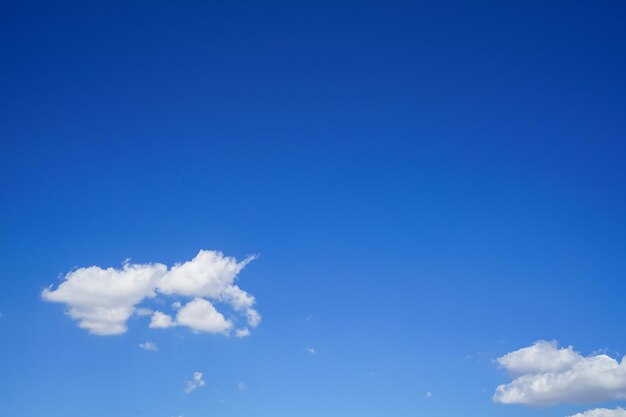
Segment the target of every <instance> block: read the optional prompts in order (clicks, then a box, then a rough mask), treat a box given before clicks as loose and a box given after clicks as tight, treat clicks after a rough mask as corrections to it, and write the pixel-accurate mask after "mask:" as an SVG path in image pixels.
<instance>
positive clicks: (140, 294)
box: [42, 250, 261, 336]
mask: <svg viewBox="0 0 626 417" xmlns="http://www.w3.org/2000/svg"><path fill="white" fill-rule="evenodd" d="M254 259H256V257H255V256H250V257H248V258H246V259H245V260H243V261H242V262H237V260H236V259H235V258H232V257H227V256H224V255H223V254H222V253H221V252H217V251H207V250H201V251H200V252H198V254H197V255H196V256H195V257H194V258H193V259H192V260H191V261H188V262H184V263H182V264H175V265H174V266H172V267H171V269H169V270H168V268H167V266H165V265H163V264H159V263H156V264H130V263H129V262H128V261H127V262H125V263H124V265H123V267H122V268H121V269H116V268H106V269H103V268H100V267H98V266H92V267H88V268H79V269H77V270H75V271H72V272H70V273H68V274H67V275H66V276H65V277H64V280H63V282H62V283H61V284H60V285H59V286H58V287H57V288H56V289H53V288H52V286H51V287H49V288H45V289H44V290H43V291H42V298H43V299H44V300H46V301H52V302H59V303H64V304H65V305H66V306H67V308H68V310H67V313H68V315H69V316H70V317H72V318H73V319H75V320H77V321H78V325H79V327H81V328H84V329H87V330H88V331H89V332H91V333H93V334H97V335H101V336H108V335H115V334H121V333H125V332H126V331H127V325H126V323H127V321H128V319H129V318H130V316H131V315H133V313H134V314H136V315H138V316H140V317H141V316H146V315H152V319H151V321H150V327H151V328H166V327H172V326H174V325H177V324H181V325H185V326H187V327H191V328H192V329H194V330H197V331H206V332H211V333H228V330H230V329H231V328H232V327H233V322H232V321H230V320H226V319H225V318H224V316H223V315H222V313H220V312H218V311H217V310H216V309H215V306H214V305H213V303H212V302H211V301H213V302H217V303H222V304H227V305H229V306H230V307H231V308H232V310H234V312H236V313H238V314H239V315H240V316H241V317H243V318H244V319H245V320H246V323H247V325H248V326H249V327H256V326H258V324H259V323H260V321H261V315H260V314H259V312H258V311H257V310H256V309H254V304H255V302H256V300H255V298H254V296H252V295H251V294H249V293H247V292H246V291H244V290H242V289H241V288H240V287H239V286H238V285H236V283H235V281H236V279H237V275H238V274H239V272H241V270H242V269H243V268H244V267H245V266H246V265H247V264H248V263H250V262H251V261H252V260H254ZM159 294H164V295H168V296H179V297H180V296H182V297H192V298H193V301H191V302H189V303H187V305H186V306H185V307H187V309H186V310H185V307H183V306H182V303H181V302H180V301H174V303H173V304H172V309H174V310H179V311H178V313H177V315H176V320H174V319H173V318H172V316H171V315H169V314H167V313H166V312H161V311H157V312H152V310H150V309H148V308H145V307H139V304H140V303H141V302H142V301H143V300H145V299H151V298H155V297H159ZM209 300H210V301H209ZM183 310H185V311H184V312H183ZM199 314H200V315H201V314H206V316H199ZM248 332H249V330H248Z"/></svg>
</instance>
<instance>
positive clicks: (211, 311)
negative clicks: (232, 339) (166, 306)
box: [176, 298, 233, 333]
mask: <svg viewBox="0 0 626 417" xmlns="http://www.w3.org/2000/svg"><path fill="white" fill-rule="evenodd" d="M176 321H177V323H178V324H180V325H183V326H187V327H189V328H191V329H193V330H195V331H198V332H207V333H223V332H226V331H227V330H229V329H230V328H231V327H233V323H232V322H231V321H229V320H226V319H225V318H224V316H223V315H222V314H221V313H220V312H219V311H217V310H216V309H215V307H213V304H211V303H210V302H209V301H207V300H205V299H204V298H195V299H194V300H193V301H190V302H189V303H187V304H185V305H184V306H183V307H181V309H180V310H179V311H178V314H177V315H176Z"/></svg>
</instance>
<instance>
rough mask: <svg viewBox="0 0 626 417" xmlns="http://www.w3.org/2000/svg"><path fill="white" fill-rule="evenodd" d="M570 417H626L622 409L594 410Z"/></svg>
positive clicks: (625, 411) (625, 412)
mask: <svg viewBox="0 0 626 417" xmlns="http://www.w3.org/2000/svg"><path fill="white" fill-rule="evenodd" d="M570 417H626V410H624V409H623V408H613V409H609V408H596V409H594V410H589V411H585V412H584V413H578V414H574V415H573V416H570Z"/></svg>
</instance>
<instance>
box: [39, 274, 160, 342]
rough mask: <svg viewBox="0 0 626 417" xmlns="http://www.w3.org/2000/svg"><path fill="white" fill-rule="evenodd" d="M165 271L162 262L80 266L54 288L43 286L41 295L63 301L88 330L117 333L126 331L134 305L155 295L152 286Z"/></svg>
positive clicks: (102, 333)
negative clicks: (120, 266) (44, 287)
mask: <svg viewBox="0 0 626 417" xmlns="http://www.w3.org/2000/svg"><path fill="white" fill-rule="evenodd" d="M166 271H167V267H166V266H165V265H162V264H146V265H131V264H128V263H126V264H124V266H123V267H122V269H114V268H107V269H102V268H100V267H97V266H92V267H89V268H80V269H77V270H75V271H72V272H70V273H69V274H67V275H66V276H65V280H64V281H63V282H62V283H61V285H59V287H58V288H57V289H56V290H52V289H50V288H46V289H44V290H43V292H42V294H41V295H42V297H43V299H44V300H46V301H54V302H59V303H65V304H66V305H67V306H68V314H69V316H70V317H72V318H73V319H75V320H77V321H78V325H79V326H80V327H81V328H83V329H87V330H89V331H90V332H91V333H94V334H97V335H101V336H108V335H114V334H120V333H124V332H126V321H127V320H128V318H129V317H130V316H131V315H132V314H133V312H134V311H135V305H137V304H139V303H140V302H141V301H142V300H143V299H144V298H147V297H154V296H155V295H156V293H155V290H156V286H157V284H158V282H159V280H160V279H161V278H162V277H163V276H164V275H165V273H166Z"/></svg>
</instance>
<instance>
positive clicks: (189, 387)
mask: <svg viewBox="0 0 626 417" xmlns="http://www.w3.org/2000/svg"><path fill="white" fill-rule="evenodd" d="M185 385H186V387H185V392H186V393H187V394H189V393H190V392H191V391H193V390H195V389H196V388H199V387H203V386H204V379H203V378H202V372H194V373H193V378H192V379H190V380H188V381H186V382H185Z"/></svg>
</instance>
